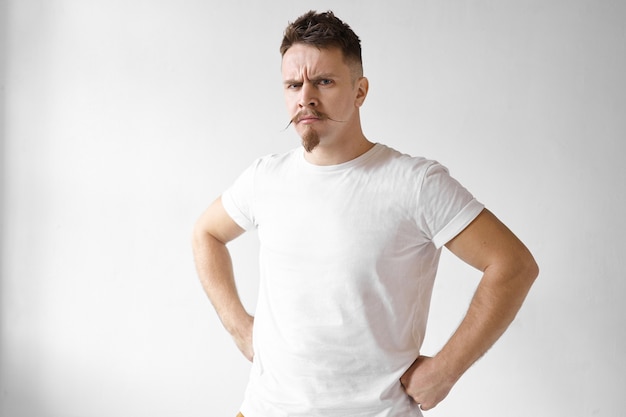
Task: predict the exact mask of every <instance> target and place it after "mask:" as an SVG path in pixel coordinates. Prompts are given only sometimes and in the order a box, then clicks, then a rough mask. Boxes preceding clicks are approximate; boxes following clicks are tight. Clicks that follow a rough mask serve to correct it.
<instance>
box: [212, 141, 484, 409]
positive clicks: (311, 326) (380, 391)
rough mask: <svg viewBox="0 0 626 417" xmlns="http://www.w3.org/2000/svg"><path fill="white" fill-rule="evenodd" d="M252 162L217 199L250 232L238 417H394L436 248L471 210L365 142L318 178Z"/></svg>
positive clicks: (286, 165) (437, 170) (297, 160)
mask: <svg viewBox="0 0 626 417" xmlns="http://www.w3.org/2000/svg"><path fill="white" fill-rule="evenodd" d="M303 152H304V151H303V149H302V148H298V149H295V150H293V151H291V152H288V153H286V154H282V155H271V156H267V157H264V158H260V159H258V160H257V161H255V162H254V164H252V166H250V167H249V168H248V169H247V170H246V171H244V173H243V174H242V175H241V176H240V177H239V178H238V179H237V181H236V182H235V183H234V184H233V186H232V187H231V188H229V189H228V190H227V191H226V192H225V193H224V194H223V196H222V202H223V204H224V208H225V209H226V211H227V213H228V214H229V215H230V216H231V217H232V218H233V220H234V221H235V222H236V223H237V224H239V225H240V226H241V227H243V228H244V229H247V230H249V229H253V228H256V229H258V235H259V239H260V274H261V277H260V287H259V299H258V304H257V309H256V312H255V321H254V333H253V339H254V342H253V344H254V362H253V365H252V370H251V374H250V380H249V383H248V388H247V390H246V395H245V400H244V403H243V404H242V406H241V412H242V413H243V414H244V415H245V416H246V417H318V416H319V417H322V416H323V417H335V416H336V417H347V416H350V417H383V416H384V417H406V416H419V415H421V412H420V410H419V407H418V406H417V405H416V404H415V403H414V402H413V401H412V400H410V398H409V397H408V396H407V395H406V394H405V393H404V391H403V389H402V386H401V385H400V382H399V378H400V376H401V375H402V374H403V373H404V372H405V371H406V369H408V367H409V366H410V365H411V364H412V363H413V361H414V360H415V359H416V358H417V357H418V355H419V352H420V346H421V344H422V340H423V337H424V332H425V329H426V320H427V317H428V310H429V305H430V298H431V294H432V288H433V282H434V278H435V274H436V270H437V264H438V261H439V255H440V252H441V247H442V246H443V245H444V244H445V243H447V242H448V241H449V240H450V239H452V238H453V237H454V236H456V235H457V234H458V233H459V232H460V231H462V230H463V229H464V228H465V227H466V226H467V225H468V224H469V223H470V222H471V221H472V220H473V219H474V218H475V217H476V216H477V215H478V214H479V213H480V212H481V211H482V209H483V205H482V204H481V203H479V202H478V201H476V200H475V199H474V197H473V196H472V195H471V194H470V193H469V192H468V191H467V190H466V189H465V188H463V187H462V186H461V185H460V184H459V183H458V182H457V181H455V180H454V179H452V178H451V177H450V176H449V175H448V172H447V170H446V169H445V168H444V167H443V166H441V165H440V164H438V163H437V162H435V161H430V160H427V159H424V158H417V157H410V156H408V155H404V154H401V153H399V152H397V151H395V150H394V149H391V148H389V147H387V146H385V145H381V144H376V145H375V146H374V147H373V148H372V149H370V150H369V151H368V152H367V153H365V154H363V155H361V156H360V157H358V158H356V159H354V160H352V161H349V162H346V163H343V164H340V165H333V166H317V165H312V164H310V163H308V162H307V161H306V160H305V159H304V154H303Z"/></svg>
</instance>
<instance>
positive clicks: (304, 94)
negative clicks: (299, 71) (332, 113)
mask: <svg viewBox="0 0 626 417" xmlns="http://www.w3.org/2000/svg"><path fill="white" fill-rule="evenodd" d="M317 104H318V101H317V89H316V88H315V86H314V85H313V84H312V83H310V82H305V83H303V84H302V88H301V89H300V100H299V102H298V105H299V106H300V107H301V108H304V107H315V106H317Z"/></svg>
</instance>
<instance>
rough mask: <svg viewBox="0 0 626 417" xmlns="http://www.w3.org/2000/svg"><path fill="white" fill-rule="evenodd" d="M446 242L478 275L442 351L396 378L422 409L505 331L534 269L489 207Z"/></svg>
mask: <svg viewBox="0 0 626 417" xmlns="http://www.w3.org/2000/svg"><path fill="white" fill-rule="evenodd" d="M446 246H447V248H448V249H449V250H450V251H451V252H452V253H454V254H455V255H457V256H458V257H459V258H461V259H462V260H463V261H465V262H467V263H468V264H470V265H472V266H474V267H475V268H477V269H479V270H481V271H483V276H482V279H481V281H480V284H479V285H478V288H477V290H476V292H475V294H474V297H473V299H472V302H471V304H470V307H469V309H468V311H467V314H466V316H465V318H464V319H463V321H462V322H461V324H460V325H459V327H458V329H457V330H456V332H455V333H454V334H453V335H452V337H451V338H450V340H449V341H448V342H447V343H446V344H445V346H444V347H443V348H442V350H441V351H440V352H439V353H438V354H437V355H435V356H434V357H432V358H429V357H425V356H420V357H419V358H418V359H417V360H416V361H415V363H414V364H413V365H412V366H411V368H409V370H408V371H407V372H406V373H405V374H404V375H403V376H402V378H401V382H402V385H403V386H404V387H405V390H406V392H407V394H409V395H410V396H411V397H412V398H413V399H414V400H415V401H416V402H417V403H419V404H421V408H422V409H423V410H428V409H430V408H433V407H435V406H436V405H437V404H438V403H439V402H440V401H441V400H443V399H444V398H445V397H446V395H448V392H450V390H451V389H452V386H453V385H454V384H455V383H456V381H458V379H459V378H460V377H461V375H463V373H464V372H465V371H466V370H467V369H468V368H469V367H470V366H471V365H472V364H473V363H474V362H475V361H476V360H477V359H478V358H480V357H481V356H482V355H483V354H484V353H485V352H486V351H487V350H488V349H489V348H490V347H491V346H492V345H493V344H494V343H495V342H496V340H498V338H499V337H500V336H501V335H502V334H503V333H504V331H505V330H506V328H507V327H508V326H509V324H510V323H511V322H512V321H513V319H514V318H515V315H516V314H517V312H518V310H519V309H520V307H521V305H522V302H523V301H524V299H525V298H526V295H527V294H528V291H529V290H530V287H531V285H532V283H533V282H534V280H535V278H536V277H537V274H538V267H537V264H536V263H535V261H534V259H533V257H532V255H531V254H530V252H529V251H528V249H527V248H526V247H525V246H524V244H523V243H522V242H520V241H519V240H518V239H517V237H515V235H514V234H513V233H512V232H511V231H510V230H509V229H508V228H507V227H506V226H505V225H504V224H502V223H501V222H500V221H499V220H498V219H497V218H496V217H495V216H494V215H493V214H492V213H491V212H489V211H488V210H483V212H482V213H481V214H480V215H479V216H478V217H477V218H476V219H475V220H474V221H473V222H472V223H471V224H470V225H469V226H468V227H467V228H466V229H465V230H463V231H462V232H461V233H460V234H459V235H458V236H457V237H455V238H454V239H452V240H451V241H450V242H449V243H448V244H447V245H446Z"/></svg>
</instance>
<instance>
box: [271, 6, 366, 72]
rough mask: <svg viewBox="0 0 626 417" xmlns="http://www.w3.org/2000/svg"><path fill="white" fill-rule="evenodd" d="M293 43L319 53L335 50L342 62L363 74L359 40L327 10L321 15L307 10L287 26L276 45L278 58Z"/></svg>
mask: <svg viewBox="0 0 626 417" xmlns="http://www.w3.org/2000/svg"><path fill="white" fill-rule="evenodd" d="M297 43H301V44H305V45H311V46H315V47H317V48H320V49H321V48H329V47H338V48H339V49H341V52H342V53H343V57H344V59H345V60H346V61H348V62H349V63H355V64H357V65H358V68H359V72H361V73H362V72H363V60H362V58H361V40H360V39H359V37H358V36H357V35H356V33H354V31H353V30H352V29H351V28H350V26H348V25H347V24H346V23H344V22H343V21H342V20H341V19H339V18H338V17H336V16H335V15H334V14H333V12H332V11H330V10H329V11H327V12H322V13H317V12H315V11H313V10H311V11H309V12H308V13H305V14H303V15H302V16H300V17H299V18H297V19H296V20H295V21H293V22H291V23H289V25H288V26H287V28H286V29H285V33H284V36H283V41H282V43H281V45H280V54H281V56H282V55H285V52H287V50H288V49H289V48H291V47H292V46H293V45H294V44H297Z"/></svg>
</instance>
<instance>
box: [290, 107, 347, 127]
mask: <svg viewBox="0 0 626 417" xmlns="http://www.w3.org/2000/svg"><path fill="white" fill-rule="evenodd" d="M310 116H313V117H316V118H318V119H320V120H331V121H333V122H337V123H345V122H346V121H345V120H335V119H333V118H332V117H330V116H329V115H327V114H326V113H322V112H320V111H317V110H314V109H307V110H300V111H299V112H298V113H296V115H295V116H293V117H292V118H291V120H289V123H287V126H285V128H284V129H283V131H285V130H287V129H288V128H289V126H291V125H292V124H293V123H298V122H299V121H300V120H302V119H303V118H305V117H310Z"/></svg>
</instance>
